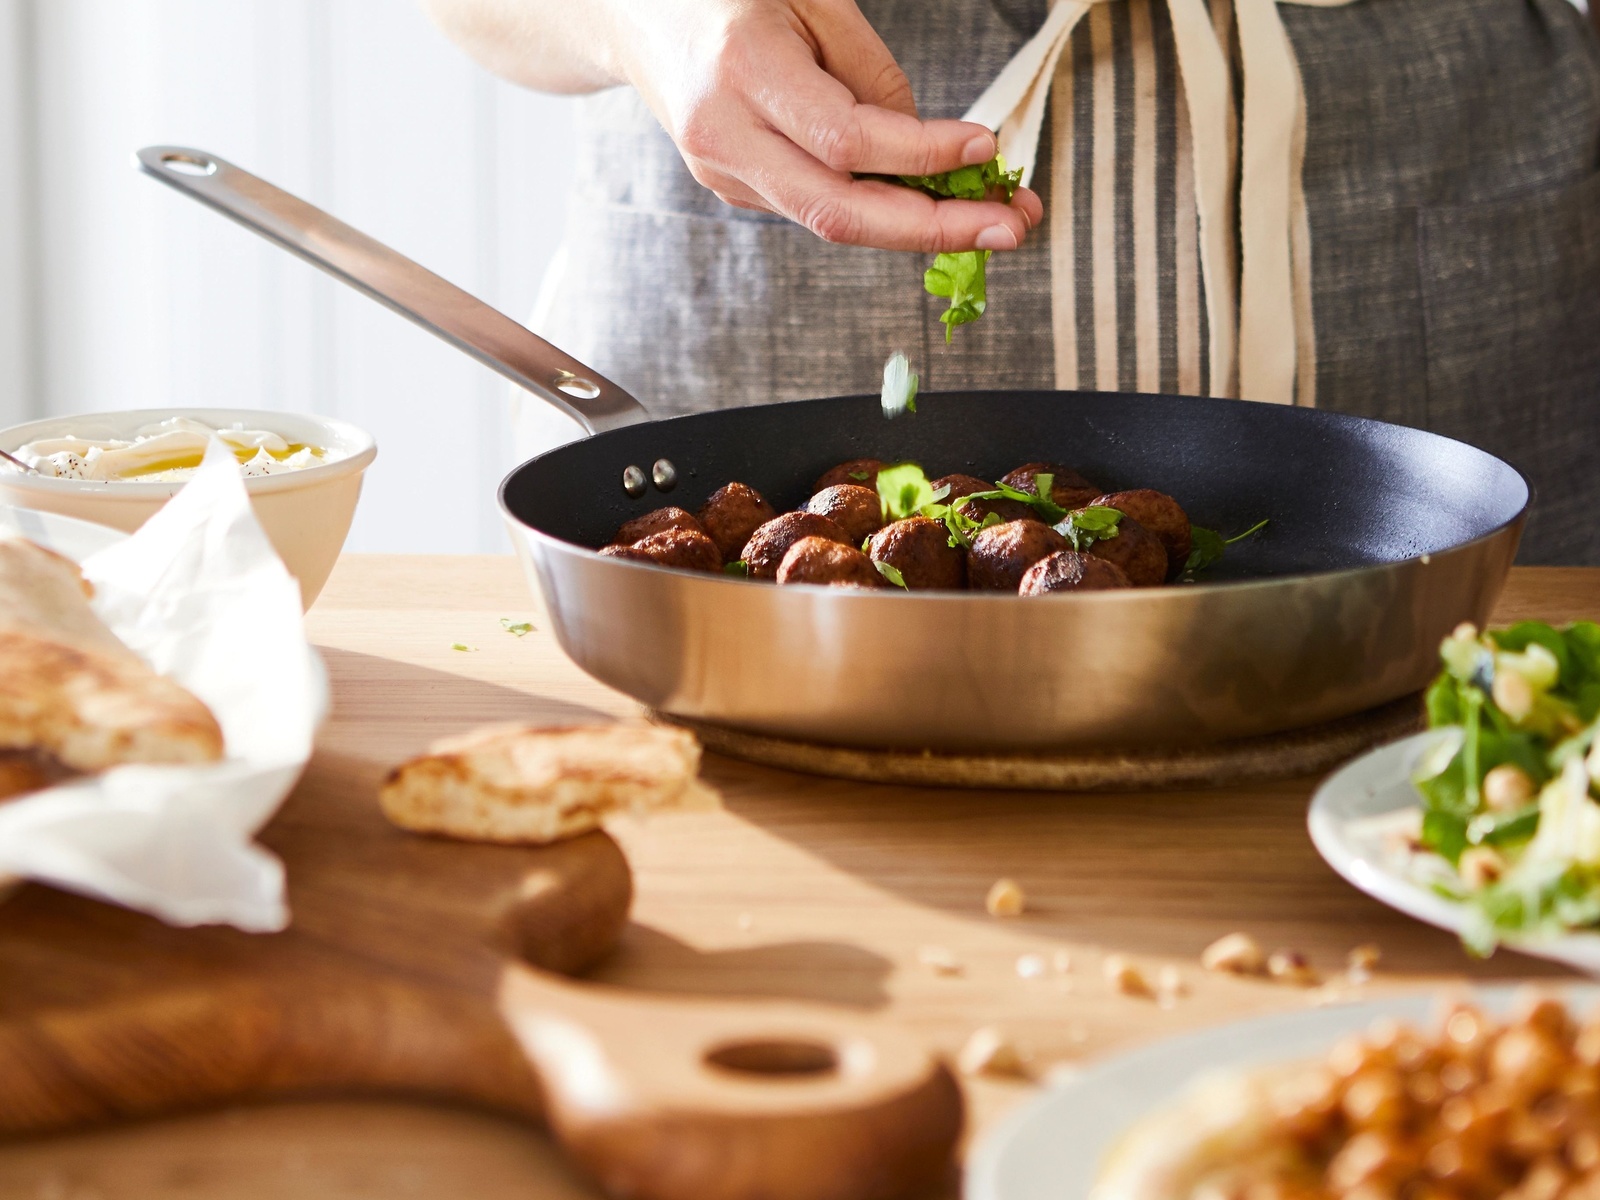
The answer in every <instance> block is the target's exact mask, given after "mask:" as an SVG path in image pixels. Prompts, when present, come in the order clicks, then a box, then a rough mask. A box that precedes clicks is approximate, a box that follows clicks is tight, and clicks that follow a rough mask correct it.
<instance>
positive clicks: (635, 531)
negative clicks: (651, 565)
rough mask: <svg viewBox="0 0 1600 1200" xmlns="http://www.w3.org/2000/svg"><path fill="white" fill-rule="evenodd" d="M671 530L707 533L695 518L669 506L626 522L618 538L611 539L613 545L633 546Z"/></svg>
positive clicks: (673, 506)
mask: <svg viewBox="0 0 1600 1200" xmlns="http://www.w3.org/2000/svg"><path fill="white" fill-rule="evenodd" d="M669 529H687V530H690V531H691V532H693V533H704V532H705V527H704V526H703V525H701V524H700V522H699V521H696V520H695V519H694V517H692V516H690V515H689V514H688V513H686V512H684V511H683V509H681V508H678V507H677V506H676V505H672V504H669V505H668V506H667V507H666V508H658V509H656V510H655V511H654V512H647V513H645V514H644V516H642V517H635V518H634V519H633V520H631V521H627V522H625V523H624V524H623V526H622V528H621V529H619V530H617V536H616V537H614V538H612V539H611V544H612V545H613V546H631V545H633V544H634V543H635V542H637V541H639V540H640V539H642V538H647V537H649V536H650V535H651V534H652V533H665V532H666V531H667V530H669Z"/></svg>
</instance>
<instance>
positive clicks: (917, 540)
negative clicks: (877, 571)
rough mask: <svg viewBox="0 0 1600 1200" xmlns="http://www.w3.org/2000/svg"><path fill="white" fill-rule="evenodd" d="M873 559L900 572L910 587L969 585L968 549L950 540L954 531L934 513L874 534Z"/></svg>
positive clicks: (943, 587) (897, 523) (885, 527)
mask: <svg viewBox="0 0 1600 1200" xmlns="http://www.w3.org/2000/svg"><path fill="white" fill-rule="evenodd" d="M867 553H868V554H869V555H870V556H871V557H872V561H873V562H881V563H888V564H889V565H890V566H891V567H893V568H894V569H895V570H897V571H899V572H900V578H902V579H904V580H905V581H906V587H908V588H911V589H913V590H916V589H918V588H930V589H937V590H949V589H951V588H964V587H966V586H967V552H966V551H965V550H962V549H960V548H958V547H955V546H952V545H951V544H950V531H949V530H948V529H946V528H945V527H944V522H943V521H935V520H934V519H933V518H932V517H910V518H907V519H906V520H904V521H896V522H894V523H893V524H891V525H885V526H884V527H883V528H882V529H880V530H878V532H877V533H875V534H873V535H872V541H871V542H870V543H869V544H868V546H867Z"/></svg>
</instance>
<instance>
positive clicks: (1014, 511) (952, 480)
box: [933, 475, 1038, 521]
mask: <svg viewBox="0 0 1600 1200" xmlns="http://www.w3.org/2000/svg"><path fill="white" fill-rule="evenodd" d="M942 487H948V488H949V489H950V494H949V495H948V496H946V497H945V499H944V502H945V503H946V504H956V501H958V500H960V499H961V497H963V496H970V495H972V493H973V492H992V491H994V490H995V488H994V484H992V483H985V482H984V481H983V480H981V479H979V478H978V477H977V476H976V475H946V476H944V477H943V478H941V479H935V480H934V481H933V490H934V491H938V490H939V489H940V488H942ZM956 508H957V509H958V511H960V513H961V514H962V515H963V516H967V517H971V518H972V519H973V520H974V521H981V520H983V519H984V518H985V517H987V516H988V515H989V514H990V513H994V514H995V515H996V516H998V517H999V518H1000V519H1001V520H1002V521H1027V520H1030V519H1037V517H1038V514H1037V513H1035V512H1034V511H1033V509H1031V508H1029V507H1028V506H1027V505H1026V504H1024V503H1022V501H1020V500H974V501H972V502H971V503H970V504H959V505H956Z"/></svg>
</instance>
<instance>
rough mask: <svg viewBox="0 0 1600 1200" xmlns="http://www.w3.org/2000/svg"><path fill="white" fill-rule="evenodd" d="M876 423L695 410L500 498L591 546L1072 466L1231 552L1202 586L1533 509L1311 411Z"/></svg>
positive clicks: (987, 402) (1020, 403) (832, 406)
mask: <svg viewBox="0 0 1600 1200" xmlns="http://www.w3.org/2000/svg"><path fill="white" fill-rule="evenodd" d="M917 407H918V411H917V412H916V413H907V414H905V415H903V416H901V417H898V418H897V419H895V420H892V421H890V420H887V419H885V418H884V416H883V412H882V409H881V407H880V405H879V401H878V398H877V397H876V396H841V397H834V398H831V399H824V400H803V401H795V402H791V403H784V404H772V405H765V406H761V407H755V408H740V409H728V410H723V411H717V412H706V413H697V414H694V415H691V416H685V417H675V418H672V419H670V420H665V421H657V422H651V423H647V424H641V425H634V426H630V427H628V428H624V429H619V430H614V431H612V432H609V433H603V434H600V435H598V436H595V437H592V438H588V439H586V440H584V441H581V442H576V443H574V444H572V445H569V446H563V447H561V448H559V449H557V450H553V451H551V452H549V453H547V454H544V455H541V456H540V457H538V458H536V459H533V460H532V461H530V462H528V463H525V464H523V465H522V466H521V467H519V468H518V469H517V470H516V471H515V472H513V473H512V475H511V476H510V477H509V478H507V480H506V482H505V485H504V487H503V489H502V498H503V501H504V503H505V505H506V508H507V510H508V511H509V512H510V513H512V515H514V516H515V517H517V518H518V519H519V520H521V521H523V522H524V523H526V524H528V525H530V526H532V527H533V528H535V529H538V530H540V531H542V532H545V533H548V534H550V535H552V536H554V537H557V538H560V539H562V540H564V541H570V542H575V543H578V544H579V545H584V546H590V547H596V546H600V545H603V544H604V543H605V542H606V541H607V540H609V538H610V536H611V535H612V533H613V532H614V531H615V530H616V528H617V526H619V525H620V524H622V522H623V521H625V520H627V519H628V518H630V517H634V516H638V515H639V514H640V513H643V512H647V511H649V510H650V509H652V508H659V507H661V506H662V505H666V504H676V505H679V506H681V507H683V508H687V509H689V510H690V511H691V512H692V511H694V510H695V509H696V508H697V507H698V506H699V505H700V504H701V503H703V502H704V501H705V499H706V498H707V497H708V496H709V495H710V494H711V493H712V492H714V491H715V490H716V489H717V488H719V487H721V486H722V485H723V484H725V483H728V482H729V481H731V480H740V481H742V482H744V483H748V484H750V485H751V486H752V487H755V488H757V489H758V490H760V491H761V492H762V493H763V494H764V495H765V496H766V497H767V498H768V500H770V501H771V502H772V504H773V505H774V506H775V507H776V508H777V509H778V510H779V511H780V512H781V511H784V510H786V509H791V508H797V507H799V506H800V505H801V504H803V503H804V502H805V500H806V498H807V497H808V496H809V495H810V493H811V484H812V482H813V481H814V480H815V479H816V478H817V477H818V476H819V475H821V474H822V473H823V472H824V471H825V470H827V469H828V468H829V467H832V466H834V465H836V464H837V463H839V462H842V461H844V460H846V459H851V458H879V459H883V460H885V461H887V462H904V461H911V462H917V463H920V464H921V465H922V466H923V468H924V469H925V470H926V471H927V473H928V475H929V477H930V478H935V477H937V476H940V475H946V474H951V473H954V472H961V473H964V474H968V475H976V476H979V477H981V478H983V479H998V478H999V477H1000V476H1001V475H1002V474H1004V473H1005V472H1006V471H1009V470H1010V469H1011V468H1013V467H1016V466H1020V465H1021V464H1023V463H1026V462H1041V461H1042V462H1058V463H1062V464H1065V465H1067V466H1070V467H1073V468H1075V469H1076V470H1078V471H1079V472H1081V473H1082V474H1084V475H1086V476H1088V477H1089V478H1090V479H1091V480H1092V481H1094V482H1095V483H1097V484H1100V485H1102V486H1103V487H1104V488H1105V489H1106V490H1107V491H1116V490H1120V489H1124V488H1135V487H1150V488H1156V489H1158V490H1160V491H1164V492H1169V493H1171V494H1172V495H1173V496H1176V497H1177V499H1178V501H1179V502H1180V503H1181V504H1183V506H1184V507H1185V508H1186V509H1187V510H1188V512H1189V516H1190V519H1191V520H1192V521H1194V523H1195V524H1197V525H1204V526H1207V527H1208V528H1212V529H1217V530H1220V531H1221V532H1223V533H1224V534H1225V535H1231V534H1234V533H1238V532H1241V531H1243V530H1245V529H1247V528H1249V527H1250V526H1252V525H1254V524H1255V523H1256V522H1258V521H1260V520H1262V519H1266V520H1267V521H1268V522H1269V525H1268V526H1267V528H1266V530H1265V531H1263V533H1262V534H1260V535H1259V536H1257V537H1255V538H1252V539H1250V540H1249V541H1247V542H1243V543H1240V544H1239V545H1238V546H1235V547H1233V548H1230V550H1229V552H1228V555H1227V557H1226V559H1225V560H1224V561H1223V563H1222V564H1220V565H1219V566H1218V567H1217V568H1216V569H1215V570H1214V571H1213V572H1212V577H1213V578H1215V579H1219V580H1221V579H1245V578H1260V577H1264V576H1271V575H1284V574H1295V573H1302V572H1312V571H1323V570H1337V569H1341V568H1346V567H1355V566H1361V565H1365V564H1371V563H1380V562H1392V561H1397V560H1400V559H1406V558H1412V557H1415V556H1417V555H1421V554H1426V553H1437V552H1440V551H1443V550H1446V549H1449V548H1450V547H1452V546H1458V545H1461V544H1463V543H1465V542H1469V541H1472V540H1474V539H1476V538H1479V537H1483V536H1485V535H1486V534H1489V533H1491V532H1493V531H1494V530H1496V529H1498V528H1500V527H1501V526H1503V525H1505V524H1507V523H1508V522H1510V521H1513V520H1515V519H1516V518H1517V517H1518V516H1519V514H1521V513H1522V512H1523V510H1524V509H1525V508H1526V507H1527V505H1528V503H1529V498H1530V497H1529V490H1528V485H1527V482H1526V481H1525V480H1524V479H1523V478H1522V476H1521V475H1520V474H1519V473H1518V472H1517V471H1516V470H1514V469H1513V468H1512V467H1510V466H1509V465H1507V464H1506V463H1504V462H1502V461H1501V460H1499V459H1497V458H1495V457H1493V456H1492V455H1489V454H1486V453H1484V452H1483V451H1481V450H1477V449H1474V448H1473V447H1471V446H1468V445H1465V444H1464V443H1461V442H1457V441H1452V440H1450V439H1448V438H1443V437H1440V436H1438V435H1436V434H1430V433H1426V432H1422V431H1420V430H1414V429H1407V428H1404V427H1401V426H1397V425H1388V424H1384V423H1382V422H1378V421H1370V420H1364V419H1362V418H1358V417H1347V416H1343V415H1340V414H1336V413H1328V412H1320V411H1315V410H1310V409H1299V408H1286V407H1280V406H1277V405H1268V404H1250V403H1243V402H1239V401H1230V400H1209V399H1198V398H1194V397H1187V396H1132V395H1117V394H1108V393H1090V392H1084V393H1079V392H947V393H932V394H928V395H924V396H922V397H919V399H918V404H917ZM661 458H666V459H668V460H669V461H671V462H672V463H673V464H674V466H676V468H677V470H678V476H679V482H678V485H677V486H676V488H674V489H673V490H672V491H671V492H670V493H665V494H663V493H661V492H660V491H658V490H656V489H655V488H651V489H650V490H649V491H647V492H646V493H645V494H644V495H643V496H641V497H639V498H637V499H634V498H631V497H629V496H628V495H627V494H626V493H625V492H624V490H623V487H622V473H623V470H624V469H625V468H626V467H628V466H639V467H642V468H643V469H644V470H645V471H646V472H648V471H649V470H650V467H651V464H652V463H654V462H655V461H656V460H658V459H661Z"/></svg>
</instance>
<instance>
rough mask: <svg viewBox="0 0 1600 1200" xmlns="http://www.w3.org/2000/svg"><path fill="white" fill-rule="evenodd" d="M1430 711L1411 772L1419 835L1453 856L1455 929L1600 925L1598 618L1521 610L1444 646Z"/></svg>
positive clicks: (1503, 931)
mask: <svg viewBox="0 0 1600 1200" xmlns="http://www.w3.org/2000/svg"><path fill="white" fill-rule="evenodd" d="M1439 653H1440V658H1441V659H1442V660H1443V662H1444V670H1443V671H1442V672H1441V673H1440V675H1439V677H1438V678H1437V679H1435V680H1434V682H1433V684H1432V686H1430V687H1429V688H1428V691H1427V697H1426V706H1427V713H1428V725H1429V727H1430V728H1432V729H1435V730H1439V731H1441V733H1440V735H1439V737H1438V738H1437V740H1436V741H1435V742H1434V743H1433V745H1432V746H1431V747H1430V748H1429V749H1428V751H1427V752H1426V753H1425V754H1424V755H1423V757H1422V759H1421V761H1420V762H1419V763H1418V764H1417V767H1416V770H1415V772H1414V774H1413V776H1412V781H1413V783H1415V785H1416V788H1417V791H1418V792H1419V793H1420V794H1421V796H1422V803H1423V815H1422V832H1421V842H1422V846H1423V848H1424V849H1426V850H1428V851H1431V852H1432V853H1434V854H1437V855H1438V856H1439V857H1440V858H1442V859H1444V860H1445V861H1446V862H1447V863H1449V864H1450V866H1451V867H1452V868H1454V870H1453V873H1452V874H1451V875H1450V876H1449V877H1447V880H1446V881H1445V882H1443V883H1439V884H1436V885H1435V886H1437V887H1438V888H1439V890H1441V891H1442V892H1443V893H1444V894H1445V895H1447V896H1449V897H1451V898H1452V899H1455V900H1459V901H1461V902H1462V903H1464V904H1466V905H1467V906H1468V909H1469V911H1470V913H1471V918H1470V921H1469V923H1468V926H1467V928H1466V930H1465V932H1464V933H1463V935H1462V936H1463V940H1464V941H1465V942H1466V943H1467V945H1468V947H1469V948H1471V949H1472V950H1474V951H1476V952H1478V953H1483V954H1487V953H1489V952H1490V951H1492V950H1493V949H1494V947H1495V945H1496V944H1497V943H1498V942H1500V941H1501V940H1503V939H1504V938H1506V937H1530V936H1545V935H1554V934H1561V933H1567V932H1570V931H1572V930H1576V929H1588V928H1591V927H1596V926H1600V739H1597V736H1596V735H1597V732H1600V625H1597V624H1595V623H1594V622H1592V621H1582V622H1579V623H1578V624H1575V625H1571V626H1569V627H1567V628H1566V629H1555V628H1553V627H1552V626H1549V625H1546V624H1544V623H1543V622H1540V621H1523V622H1521V623H1519V624H1517V625H1513V626H1511V627H1510V628H1509V629H1497V630H1491V631H1489V632H1487V633H1479V632H1478V630H1477V629H1476V628H1474V627H1473V626H1471V625H1462V626H1461V627H1460V628H1458V629H1457V630H1456V631H1455V633H1453V634H1452V635H1451V636H1450V637H1448V638H1446V639H1445V641H1444V644H1443V645H1442V646H1441V647H1440V652H1439Z"/></svg>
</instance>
